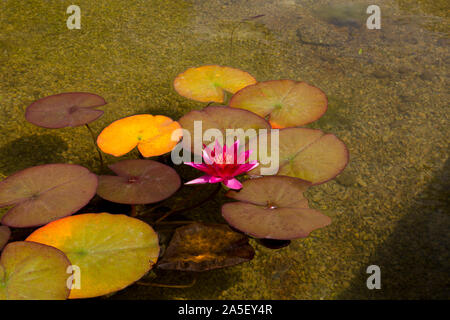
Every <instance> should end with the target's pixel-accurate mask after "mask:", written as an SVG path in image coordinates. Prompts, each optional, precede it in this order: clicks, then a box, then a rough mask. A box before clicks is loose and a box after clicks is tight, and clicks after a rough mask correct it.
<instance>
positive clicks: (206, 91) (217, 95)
mask: <svg viewBox="0 0 450 320" xmlns="http://www.w3.org/2000/svg"><path fill="white" fill-rule="evenodd" d="M254 83H256V80H255V78H253V77H252V76H251V75H250V74H249V73H247V72H245V71H242V70H239V69H235V68H230V67H222V66H218V65H211V66H202V67H198V68H190V69H187V70H186V71H185V72H183V73H181V74H179V75H178V76H177V77H176V78H175V81H174V87H175V90H176V91H177V92H178V93H179V94H180V95H182V96H183V97H186V98H188V99H192V100H196V101H200V102H219V103H222V102H224V97H225V93H224V91H227V92H230V93H235V92H237V91H239V90H241V89H242V88H245V87H247V86H249V85H251V84H254Z"/></svg>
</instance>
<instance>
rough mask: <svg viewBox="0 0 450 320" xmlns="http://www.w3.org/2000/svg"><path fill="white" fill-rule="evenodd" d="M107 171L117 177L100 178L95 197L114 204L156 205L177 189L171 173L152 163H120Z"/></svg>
mask: <svg viewBox="0 0 450 320" xmlns="http://www.w3.org/2000/svg"><path fill="white" fill-rule="evenodd" d="M109 168H110V169H111V170H112V171H113V172H114V173H115V174H117V176H109V175H103V176H100V177H99V184H98V190H97V194H98V195H99V196H100V197H102V198H103V199H106V200H108V201H112V202H116V203H123V204H147V203H154V202H158V201H161V200H164V199H167V198H169V197H170V196H171V195H172V194H174V193H175V192H176V191H177V190H178V188H179V187H180V185H181V180H180V177H179V176H178V174H177V173H176V171H175V170H174V169H172V168H171V167H169V166H166V165H164V164H162V163H159V162H157V161H153V160H123V161H120V162H117V163H115V164H113V165H110V166H109Z"/></svg>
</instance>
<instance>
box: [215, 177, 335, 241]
mask: <svg viewBox="0 0 450 320" xmlns="http://www.w3.org/2000/svg"><path fill="white" fill-rule="evenodd" d="M310 185H311V184H310V183H309V182H308V181H304V180H301V179H297V178H291V177H284V176H269V177H263V178H258V179H251V180H246V181H244V182H243V188H242V189H241V191H240V192H236V191H229V192H228V193H227V194H226V195H227V196H228V197H230V198H233V199H235V200H239V202H229V203H226V204H224V205H223V206H222V215H223V217H224V218H225V220H226V221H227V222H228V223H229V224H230V225H231V226H233V227H234V228H236V229H238V230H240V231H242V232H245V233H246V234H248V235H251V236H253V237H255V238H265V239H276V240H291V239H296V238H305V237H307V236H308V235H309V234H310V232H311V231H313V230H316V229H318V228H323V227H325V226H327V225H329V224H330V223H331V219H330V218H329V217H327V216H326V215H324V214H322V213H320V212H319V211H317V210H315V209H310V208H308V200H307V199H306V198H305V197H304V196H303V192H304V191H306V189H307V188H308V187H309V186H310Z"/></svg>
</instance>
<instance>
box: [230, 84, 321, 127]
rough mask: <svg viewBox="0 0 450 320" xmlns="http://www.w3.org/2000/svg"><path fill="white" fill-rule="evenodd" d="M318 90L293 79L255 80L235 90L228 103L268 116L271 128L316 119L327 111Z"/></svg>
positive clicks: (296, 124)
mask: <svg viewBox="0 0 450 320" xmlns="http://www.w3.org/2000/svg"><path fill="white" fill-rule="evenodd" d="M327 105H328V100H327V97H326V95H325V94H324V93H323V91H322V90H320V89H319V88H316V87H314V86H311V85H309V84H307V83H306V82H299V81H294V80H271V81H264V82H259V83H257V84H254V85H250V86H248V87H245V88H244V89H242V90H240V91H238V92H237V93H236V94H235V95H234V96H233V97H232V98H231V100H230V107H233V108H240V109H245V110H249V111H252V112H254V113H256V114H258V115H260V116H261V117H268V118H269V122H270V124H271V125H272V127H273V128H286V127H296V126H302V125H305V124H307V123H310V122H313V121H315V120H317V119H319V118H320V117H321V116H322V115H323V114H324V113H325V112H326V111H327Z"/></svg>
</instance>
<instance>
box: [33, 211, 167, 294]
mask: <svg viewBox="0 0 450 320" xmlns="http://www.w3.org/2000/svg"><path fill="white" fill-rule="evenodd" d="M27 241H34V242H39V243H43V244H46V245H49V246H53V247H55V248H58V249H60V250H61V251H62V252H64V253H65V254H66V255H67V257H68V258H69V260H70V261H71V263H72V265H76V266H78V267H79V271H80V282H81V283H80V288H79V289H76V288H72V291H71V292H70V296H69V298H70V299H75V298H90V297H97V296H102V295H105V294H108V293H111V292H115V291H118V290H121V289H123V288H125V287H127V286H129V285H130V284H132V283H134V282H135V281H137V280H139V279H140V278H141V277H142V276H143V275H144V274H146V273H147V272H148V271H149V270H150V269H151V267H152V266H153V264H154V263H155V262H156V260H157V259H158V254H159V244H158V236H157V234H156V233H155V231H153V229H152V228H151V227H150V226H149V225H148V224H146V223H145V222H142V221H141V220H138V219H135V218H131V217H128V216H126V215H122V214H119V215H117V214H109V213H87V214H80V215H76V216H71V217H67V218H63V219H60V220H57V221H54V222H52V223H49V224H48V225H46V226H44V227H41V228H40V229H37V230H36V231H34V232H33V233H32V234H31V235H30V236H29V237H28V238H27Z"/></svg>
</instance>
